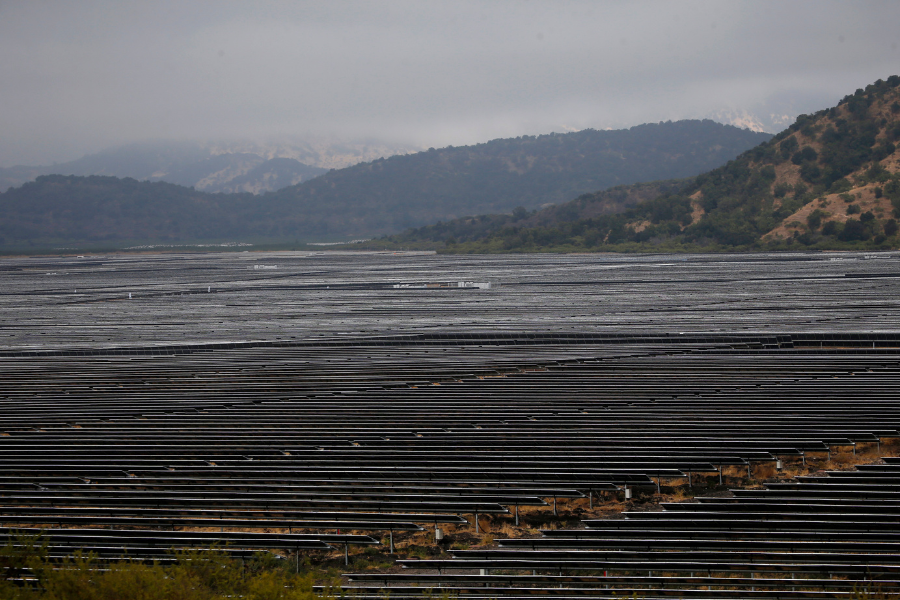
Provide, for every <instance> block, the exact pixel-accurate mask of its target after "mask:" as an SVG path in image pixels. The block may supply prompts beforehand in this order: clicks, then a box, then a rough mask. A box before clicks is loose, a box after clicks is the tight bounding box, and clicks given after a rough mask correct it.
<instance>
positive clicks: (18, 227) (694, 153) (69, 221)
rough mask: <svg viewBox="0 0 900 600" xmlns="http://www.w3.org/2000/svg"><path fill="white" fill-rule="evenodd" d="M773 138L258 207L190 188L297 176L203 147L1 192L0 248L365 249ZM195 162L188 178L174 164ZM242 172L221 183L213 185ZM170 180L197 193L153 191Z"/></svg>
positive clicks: (682, 168) (684, 125) (701, 129)
mask: <svg viewBox="0 0 900 600" xmlns="http://www.w3.org/2000/svg"><path fill="white" fill-rule="evenodd" d="M770 137H771V136H770V135H768V134H763V133H754V132H751V131H749V130H747V129H738V128H736V127H732V126H727V125H721V124H719V123H714V122H712V121H676V122H666V123H651V124H645V125H639V126H636V127H632V128H630V129H624V130H615V131H595V130H584V131H579V132H575V133H567V134H548V135H540V136H522V137H518V138H507V139H497V140H492V141H490V142H486V143H483V144H477V145H473V146H462V147H447V148H441V149H429V150H427V151H425V152H418V153H415V154H409V155H394V156H390V157H388V158H386V159H382V158H379V159H377V160H373V161H371V162H364V163H360V164H356V165H354V166H350V167H346V168H343V169H336V170H331V171H329V172H327V173H325V174H323V175H319V176H318V177H312V178H311V179H308V180H305V181H302V182H300V183H297V184H295V185H291V186H289V187H285V188H282V189H280V190H277V191H275V192H266V193H263V194H260V195H253V194H250V193H217V194H210V193H205V192H202V191H200V189H199V186H198V185H197V183H196V182H203V184H204V185H208V186H209V187H212V185H213V184H216V185H219V186H225V185H231V186H235V187H237V186H240V185H248V184H247V183H243V184H242V180H241V177H246V178H248V179H250V178H251V177H252V176H253V174H254V169H257V168H258V169H260V170H265V172H264V174H267V173H272V172H273V170H274V169H275V168H276V167H279V166H282V165H283V166H284V168H285V172H286V173H287V174H286V175H284V178H287V177H296V176H298V175H297V173H298V167H297V165H296V164H294V163H292V162H290V161H292V160H295V159H290V158H269V159H266V158H264V157H260V156H259V155H250V154H248V153H240V154H238V153H230V154H218V155H213V156H209V155H204V154H203V153H202V152H208V151H209V150H208V149H201V150H202V152H201V151H198V149H197V148H196V147H194V146H189V145H185V146H183V147H181V148H179V149H178V153H175V152H169V153H165V152H157V154H156V155H154V156H155V157H156V159H155V162H153V161H148V163H149V164H152V165H156V166H157V168H159V169H160V171H157V172H152V173H148V172H147V171H144V172H141V173H135V175H136V177H128V178H118V177H113V176H108V175H107V176H99V175H91V176H77V175H45V176H40V177H38V178H37V180H36V181H34V182H30V183H26V184H24V185H22V186H20V187H16V188H11V189H9V190H7V191H6V192H4V193H2V194H0V215H2V216H3V218H2V220H0V237H2V238H3V241H2V242H0V243H3V244H5V245H7V246H10V245H12V246H16V245H22V244H25V245H26V246H28V247H33V246H34V245H43V246H44V247H47V246H51V247H52V246H63V245H64V246H70V245H71V244H74V243H103V244H110V245H121V244H128V243H144V242H164V243H174V242H190V241H198V240H199V241H233V240H236V239H241V240H242V241H254V242H269V243H271V242H286V241H289V242H308V241H340V240H348V239H358V238H367V237H372V236H375V235H381V234H385V233H394V232H399V231H402V230H403V229H406V228H408V227H416V226H421V225H425V224H428V223H433V222H435V221H439V220H448V219H449V220H452V219H455V218H458V217H462V216H464V215H474V214H482V213H488V212H514V210H518V211H528V210H533V209H537V208H540V207H542V206H546V205H549V204H556V203H564V202H566V201H567V200H570V199H571V198H574V197H576V196H579V195H581V194H584V193H586V192H593V191H595V190H598V189H606V188H609V187H612V186H616V185H622V184H631V183H637V182H643V181H653V180H659V179H672V178H681V177H689V176H692V175H697V174H699V173H702V172H703V171H706V170H708V169H710V168H714V167H716V166H718V165H722V164H724V163H725V162H727V161H728V160H730V159H733V158H734V157H735V156H737V155H738V154H740V153H741V152H742V151H744V150H746V149H748V148H752V147H754V146H756V145H758V144H759V143H760V142H762V141H765V140H767V139H769V138H770ZM254 156H255V157H256V158H253V157H254ZM129 157H130V155H129V153H128V152H119V153H113V154H111V155H110V156H108V157H107V158H108V160H109V162H107V163H105V164H104V169H106V171H105V172H107V173H108V172H113V171H114V169H117V168H124V167H125V166H127V165H128V164H132V163H129ZM176 159H179V160H182V159H184V160H183V162H180V163H179V162H178V160H176ZM192 159H196V160H195V161H194V162H193V163H189V164H191V165H193V167H192V168H191V169H187V168H185V167H183V166H180V165H182V164H184V162H189V160H192ZM92 160H93V158H92ZM248 164H255V166H252V167H249V168H246V165H248ZM298 164H299V163H298ZM235 165H244V166H243V167H241V168H240V169H238V168H237V167H235ZM147 168H148V170H149V166H148V167H147ZM245 168H246V171H244V172H243V173H241V174H240V175H236V176H235V177H232V178H231V179H229V180H228V181H224V180H225V179H226V178H225V176H221V177H220V181H219V182H218V183H216V174H221V173H223V172H226V173H227V172H229V171H228V169H233V170H234V171H238V170H243V169H245ZM306 168H309V167H306ZM166 173H168V175H167V177H173V175H174V176H177V177H182V178H183V179H178V181H182V182H184V183H187V182H189V181H190V182H194V183H192V187H191V186H186V185H176V184H172V183H166V182H163V181H159V180H160V179H162V177H163V174H166ZM211 173H212V175H211ZM314 174H315V173H312V174H311V175H314ZM299 176H300V177H302V176H303V175H302V174H300V175H299ZM139 179H149V180H150V181H139ZM153 179H157V181H153ZM273 179H275V177H273ZM252 181H254V182H258V181H259V178H257V179H254V180H252Z"/></svg>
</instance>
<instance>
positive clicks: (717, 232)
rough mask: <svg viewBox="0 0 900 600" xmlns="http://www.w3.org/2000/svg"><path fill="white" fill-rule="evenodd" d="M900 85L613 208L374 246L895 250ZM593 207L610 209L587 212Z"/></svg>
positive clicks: (584, 208)
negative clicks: (675, 185) (673, 185)
mask: <svg viewBox="0 0 900 600" xmlns="http://www.w3.org/2000/svg"><path fill="white" fill-rule="evenodd" d="M898 86H900V77H898V76H892V77H890V78H889V79H888V80H887V81H881V80H879V81H878V82H876V83H874V84H872V85H870V86H868V87H867V88H866V89H864V90H863V89H860V90H857V91H856V93H854V94H851V95H849V96H847V97H845V98H844V99H843V100H842V101H841V102H840V103H839V104H838V105H837V106H835V107H833V108H830V109H826V110H822V111H819V112H817V113H815V114H813V115H801V116H800V117H798V119H797V121H796V123H794V125H792V126H791V127H789V128H788V129H786V130H785V131H783V132H781V133H780V134H778V135H777V136H775V137H774V138H773V139H772V140H769V141H767V142H764V143H762V144H760V145H759V146H757V147H755V148H753V149H752V150H749V151H747V152H745V153H744V154H742V155H741V156H739V157H738V158H737V159H735V160H734V161H731V162H729V163H728V164H727V165H725V166H723V167H720V168H717V169H714V170H712V171H709V172H707V173H704V174H702V175H699V176H697V177H694V178H691V179H689V180H687V181H684V182H682V184H681V187H680V188H679V189H672V188H668V189H665V188H664V187H660V188H659V192H660V193H659V194H652V193H651V196H652V197H649V198H648V197H646V196H647V192H648V191H650V192H652V186H651V187H649V188H648V187H647V186H644V187H643V188H636V187H623V188H620V189H618V190H616V194H617V195H618V197H621V198H630V201H626V202H620V203H619V204H618V206H613V205H612V204H611V199H610V192H611V191H610V192H600V193H596V194H592V195H586V196H583V197H581V198H578V199H577V200H575V201H573V202H571V203H568V204H566V205H563V206H560V207H554V208H553V209H552V210H547V211H541V212H538V213H536V214H533V215H524V214H521V213H520V214H519V215H518V216H519V218H518V219H513V218H512V217H509V216H489V217H478V218H474V219H469V220H468V221H463V220H461V221H456V222H453V223H442V224H440V226H434V227H432V228H431V229H430V230H428V229H420V230H416V231H410V232H406V233H404V234H403V235H399V236H395V237H393V238H389V239H386V240H383V241H382V242H381V243H382V245H387V246H390V245H392V244H409V243H412V242H415V243H417V244H419V245H424V246H431V247H439V248H444V249H449V250H451V251H457V252H459V251H463V252H492V251H536V250H609V251H615V250H620V251H621V250H636V251H651V250H666V249H668V250H728V249H750V248H768V249H779V248H797V249H799V248H809V249H829V248H887V247H896V246H897V245H898V243H900V240H898V237H897V234H898V223H897V218H898V216H900V154H898V152H897V148H896V143H898V140H900V87H898ZM654 185H657V184H654ZM660 185H661V184H660ZM641 191H643V192H644V194H643V195H644V197H643V198H641V197H640V196H641V194H640V193H639V192H641ZM592 207H606V208H607V209H611V210H598V209H596V208H594V209H593V212H594V214H590V212H589V211H590V210H592ZM560 215H563V216H564V217H567V218H560ZM483 223H489V224H490V225H489V226H484V225H480V224H483Z"/></svg>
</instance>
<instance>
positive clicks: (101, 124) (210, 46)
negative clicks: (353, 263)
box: [0, 0, 900, 166]
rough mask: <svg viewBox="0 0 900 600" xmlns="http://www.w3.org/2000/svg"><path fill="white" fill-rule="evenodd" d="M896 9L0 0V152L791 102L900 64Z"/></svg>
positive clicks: (470, 134) (413, 136) (657, 114)
mask: <svg viewBox="0 0 900 600" xmlns="http://www.w3.org/2000/svg"><path fill="white" fill-rule="evenodd" d="M898 25H900V2H897V1H896V0H889V1H872V2H860V1H855V2H829V1H823V0H814V1H795V2H786V1H783V0H778V1H775V2H765V1H759V0H755V1H752V2H737V1H730V0H729V1H721V2H705V1H697V2H683V1H678V0H665V1H660V2H653V1H648V2H639V1H627V2H625V1H623V2H603V1H589V2H578V1H572V2H567V1H546V2H520V1H502V0H490V1H471V2H469V1H464V0H453V1H445V2H441V1H424V0H414V1H408V2H407V1H364V2H349V1H348V2H342V1H340V0H328V1H321V2H304V1H301V0H293V1H285V2H275V1H271V2H267V1H265V0H255V1H254V2H246V1H235V2H230V1H227V0H211V1H203V0H190V1H188V2H183V1H176V2H167V1H156V0H155V1H152V2H122V1H121V0H113V1H109V2H106V1H102V0H79V1H78V2H71V1H69V0H61V1H42V0H28V1H22V0H0V57H2V60H0V166H10V165H13V164H46V163H49V162H52V161H65V160H71V159H74V158H78V157H80V156H82V155H84V154H86V153H90V152H96V151H98V150H101V149H103V148H105V147H108V146H111V145H116V144H122V143H128V142H134V141H142V140H148V139H186V140H209V139H238V138H250V139H262V138H266V137H270V136H284V135H304V134H319V135H322V134H335V135H341V136H346V137H350V138H362V137H367V136H371V137H376V138H380V139H384V140H387V141H396V142H407V143H415V144H420V145H423V146H435V147H438V146H443V145H447V144H453V145H462V144H468V143H476V142H481V141H486V140H489V139H493V138H496V137H508V136H518V135H523V134H539V133H548V132H550V131H566V130H576V129H583V128H585V127H594V128H607V127H614V128H618V127H625V126H630V125H635V124H639V123H645V122H656V121H661V120H667V119H672V120H675V119H680V118H700V117H704V116H709V115H735V114H740V113H741V111H748V112H750V113H751V114H757V115H766V114H768V115H770V116H771V115H773V114H774V115H783V114H788V113H791V114H790V117H791V119H793V117H794V116H795V113H797V112H807V111H812V110H816V109H819V108H825V107H827V106H831V105H833V104H835V103H836V102H837V101H838V100H840V98H842V97H843V96H844V95H846V94H847V93H851V92H853V91H854V90H855V89H856V88H858V87H862V86H865V85H866V84H868V83H871V82H873V81H875V80H876V79H879V78H882V79H884V78H886V77H888V76H889V75H892V74H900V49H898V45H900V26H898ZM722 118H725V117H722Z"/></svg>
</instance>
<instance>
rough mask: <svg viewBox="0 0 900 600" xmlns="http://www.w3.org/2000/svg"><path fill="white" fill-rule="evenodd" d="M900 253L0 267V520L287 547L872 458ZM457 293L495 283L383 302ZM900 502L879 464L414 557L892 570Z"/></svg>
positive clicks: (560, 571) (515, 563) (62, 542)
mask: <svg viewBox="0 0 900 600" xmlns="http://www.w3.org/2000/svg"><path fill="white" fill-rule="evenodd" d="M898 256H900V255H898V254H896V253H880V254H877V255H863V254H842V253H833V254H832V253H829V254H806V255H804V254H793V255H792V254H783V255H776V256H772V255H742V256H737V255H735V256H700V255H685V256H665V255H660V256H641V257H631V256H548V255H542V256H515V257H509V256H505V257H444V256H435V255H422V254H416V253H405V254H404V253H401V254H369V255H365V254H355V255H354V254H349V255H337V254H328V253H318V254H315V253H275V254H261V253H235V254H219V255H175V254H173V255H158V256H138V255H122V256H102V257H90V256H89V257H84V258H74V257H67V258H44V257H40V258H27V259H19V258H16V259H12V258H7V259H2V260H0V280H2V283H3V285H2V286H0V432H2V433H3V435H2V436H0V515H2V522H3V524H4V525H6V526H7V527H9V528H13V527H17V528H26V527H36V526H41V525H44V526H49V527H51V529H50V530H49V532H50V533H49V535H50V538H49V539H50V540H51V542H52V544H53V548H54V549H55V551H56V552H58V553H61V554H64V553H67V552H71V551H72V549H73V548H76V547H79V548H86V549H96V550H97V552H98V553H100V554H104V555H111V554H112V553H113V549H114V548H125V547H127V548H128V553H129V555H130V556H137V555H140V553H141V552H146V556H148V557H150V556H157V555H158V548H160V547H171V546H173V545H176V546H177V545H183V546H185V547H189V546H196V545H202V544H204V543H211V542H213V541H219V542H222V541H227V542H229V543H230V544H231V546H230V547H232V548H233V550H234V552H239V551H243V550H253V549H258V548H281V549H286V550H292V549H293V550H301V549H311V548H315V547H327V546H326V545H327V544H337V545H344V544H367V543H374V542H375V541H376V540H374V539H373V538H371V537H368V536H366V535H363V534H365V533H366V532H369V531H385V530H386V531H394V530H397V531H400V530H404V529H405V530H414V529H418V527H422V526H425V525H433V524H436V523H450V522H464V521H463V519H468V520H469V521H475V520H476V518H477V515H479V514H495V515H496V514H501V515H507V514H509V515H510V518H511V513H514V512H516V511H517V510H518V507H520V506H533V507H542V508H541V509H542V510H547V511H550V510H554V506H555V501H556V499H559V498H569V499H574V501H576V502H585V503H587V502H592V501H593V498H594V497H595V496H596V494H598V493H610V492H615V491H616V490H620V489H621V488H623V487H624V486H629V487H638V488H644V489H646V490H648V491H653V490H654V489H655V488H656V486H658V485H659V484H660V483H661V482H672V481H679V480H690V477H692V476H694V475H697V474H705V475H713V476H716V475H719V474H722V473H723V472H724V471H725V470H726V469H730V470H729V471H728V473H727V474H725V475H723V477H724V478H725V480H726V481H727V480H728V477H730V478H731V481H732V482H733V483H738V480H737V479H736V478H735V472H737V473H738V474H739V475H741V476H742V475H743V474H744V472H745V471H746V473H747V474H751V473H752V472H753V470H754V469H755V468H759V467H760V466H763V465H771V464H773V463H774V461H775V460H776V459H778V458H786V457H792V458H794V459H800V460H806V458H807V457H813V456H822V455H827V454H828V453H830V452H834V451H837V450H839V449H841V450H845V451H855V450H856V448H858V447H870V446H872V445H880V444H882V443H884V442H887V441H889V440H891V439H894V438H897V437H900V433H898V428H900V406H898V403H897V397H898V391H900V307H898V300H897V298H898V297H900V296H898V291H900V289H898V283H900V270H898V269H897V266H898V265H900V262H898ZM259 264H265V265H276V266H277V267H278V268H277V269H266V270H259V269H253V266H254V265H259ZM464 280H466V281H491V282H492V283H494V286H493V288H492V289H490V290H475V289H452V288H451V289H394V288H392V287H391V286H392V285H393V284H394V283H415V282H425V281H464ZM498 284H499V285H498ZM129 294H130V296H131V297H130V298H129ZM898 490H900V465H893V466H888V467H872V468H867V469H862V470H860V471H859V472H858V473H856V474H849V473H842V474H834V475H829V476H819V477H808V478H805V479H802V480H800V481H798V482H797V483H790V484H783V485H773V486H770V487H769V488H768V489H765V490H743V491H737V492H736V493H735V497H734V498H729V499H719V498H716V499H712V498H710V499H703V500H702V501H699V502H698V503H696V504H692V505H689V506H682V505H666V506H664V508H665V510H663V511H660V512H656V513H634V514H628V515H626V516H627V518H626V519H621V520H618V521H615V522H613V521H610V522H598V521H589V522H587V525H588V527H589V529H586V530H579V531H578V532H577V533H576V532H572V534H571V536H570V537H566V536H565V534H564V533H563V534H561V533H559V532H547V534H546V535H545V536H544V537H543V538H540V539H536V540H524V541H515V540H510V541H509V542H507V543H505V545H504V546H503V547H501V548H499V549H497V550H494V551H478V552H474V551H473V552H469V553H466V552H462V551H460V552H458V553H457V556H456V557H455V558H454V559H452V560H444V561H439V562H434V563H429V562H428V561H420V562H418V563H412V562H408V563H405V564H406V566H419V567H428V568H434V569H440V570H441V571H442V572H443V571H445V570H448V569H449V570H451V572H452V570H453V569H463V571H464V573H463V575H464V576H465V577H470V575H465V571H466V570H471V569H486V570H487V572H488V573H490V571H491V570H495V571H496V570H497V569H503V570H508V571H510V572H515V573H517V575H509V576H508V579H502V578H500V579H498V578H497V577H498V576H497V575H496V573H495V574H494V575H485V577H489V579H484V580H483V583H484V584H485V585H487V584H488V583H490V585H491V587H488V588H485V590H483V591H479V590H477V589H475V584H473V582H472V581H470V580H465V581H463V580H460V579H452V578H451V579H447V580H446V585H447V586H450V588H452V586H454V585H457V583H459V582H462V583H463V584H465V585H467V586H469V588H465V587H463V588H459V589H458V590H457V591H459V592H460V593H461V594H462V595H465V596H466V597H476V596H480V595H485V596H486V597H497V596H509V597H517V596H518V595H521V596H526V595H532V594H535V593H547V594H549V593H551V592H550V591H549V590H552V594H553V595H559V596H564V595H566V594H567V593H571V594H573V595H578V594H583V593H591V592H590V590H593V592H596V593H598V594H600V592H599V591H598V590H600V589H605V588H604V587H603V586H609V585H614V586H615V587H616V592H615V593H617V594H618V593H622V592H623V591H624V592H625V593H631V592H630V591H628V590H633V589H642V590H644V591H643V592H641V595H642V596H646V597H651V596H652V595H653V594H656V593H657V592H656V591H654V592H652V593H651V592H648V590H649V589H651V588H652V589H655V590H657V591H658V590H659V589H661V586H660V585H656V583H658V580H661V579H666V581H664V582H663V584H669V585H672V586H675V589H677V590H680V591H682V592H684V591H685V590H689V591H692V593H693V592H696V595H697V597H710V596H709V594H705V595H704V593H702V590H700V587H702V585H700V584H696V583H691V582H692V581H693V579H694V575H696V574H697V573H705V577H706V578H707V580H709V578H713V579H714V578H716V577H718V578H720V579H721V578H723V577H726V576H728V575H729V574H740V576H741V577H742V578H744V579H747V578H751V577H753V576H754V575H759V576H761V577H763V578H764V579H767V580H769V579H772V578H776V577H777V578H781V577H783V576H784V574H785V573H787V574H788V575H790V574H791V573H793V574H797V575H800V576H803V577H806V578H816V579H820V580H823V581H825V580H827V579H822V578H827V577H831V576H840V577H849V578H850V579H849V581H857V580H859V579H860V578H862V577H863V576H866V575H868V576H871V575H872V574H873V573H874V574H877V576H879V577H882V578H895V576H896V572H897V571H898V570H900V562H898V561H897V560H896V558H895V557H896V555H897V550H898V549H900V546H897V544H898V543H900V542H898V540H896V539H895V538H894V536H893V535H892V534H894V533H897V534H900V529H897V528H898V526H900V525H898V523H900V521H898V518H900V517H898V514H900V512H898V510H900V509H898V508H897V506H898V503H895V494H900V491H898ZM896 498H897V499H900V495H897V496H896ZM898 502H900V501H898ZM42 519H45V520H42ZM213 520H216V525H217V526H218V527H219V531H218V532H216V531H204V532H202V533H203V535H199V534H197V535H195V533H197V532H194V531H192V530H196V529H199V528H207V529H209V527H208V525H209V524H210V521H213ZM154 521H155V524H156V525H157V527H155V528H154V527H151V526H150V525H149V523H151V522H154ZM256 524H258V525H259V528H266V527H267V528H270V529H272V528H275V529H279V530H281V531H282V533H271V534H254V533H252V532H242V531H240V530H241V529H248V528H251V527H252V526H253V525H256ZM91 525H94V526H96V527H94V528H91V527H90V526H91ZM472 525H473V526H474V525H475V524H474V523H472ZM99 527H105V529H99ZM109 527H113V529H110V528H109ZM165 528H168V529H165ZM295 529H296V530H300V531H302V533H296V532H294V530H295ZM317 530H318V531H317ZM336 530H339V531H340V533H337V532H335V533H331V532H334V531H336ZM351 530H352V531H358V532H359V533H358V534H353V533H350V531H351ZM6 531H7V530H4V532H6ZM644 532H646V533H644ZM822 532H825V533H826V535H825V537H824V538H823V537H815V535H818V536H821V535H822ZM595 534H597V535H595ZM814 534H815V535H814ZM4 535H6V534H5V533H4ZM604 535H606V536H607V537H603V536H604ZM304 544H306V545H304ZM316 544H318V546H316ZM529 544H530V545H529ZM303 551H307V550H303ZM576 571H579V572H587V574H582V575H577V576H576V575H574V574H575V572H576ZM596 571H603V572H604V573H605V574H606V575H607V577H611V578H610V579H607V580H605V581H600V580H596V581H595V579H591V577H595V578H596V573H593V572H596ZM653 572H656V575H654V574H653ZM663 572H665V573H668V574H671V577H668V578H667V577H661V576H660V574H661V573H663ZM610 573H612V575H610ZM529 574H531V575H529ZM692 574H693V575H692ZM448 576H449V575H448ZM378 577H379V576H377V575H373V576H372V577H371V578H370V579H371V581H369V582H368V583H366V581H367V580H366V578H365V577H361V578H358V579H359V581H362V582H363V583H364V584H365V585H367V586H368V585H382V584H386V583H387V582H388V580H387V579H378ZM416 577H420V578H419V579H416ZM430 577H433V575H432V574H429V573H426V574H425V575H422V576H418V575H413V574H410V575H409V576H408V577H407V578H406V579H404V578H402V577H399V576H398V577H397V578H396V581H391V584H392V586H397V585H399V586H400V587H392V590H394V589H396V590H397V594H396V595H402V594H407V593H408V594H415V593H420V592H421V591H422V590H423V589H425V588H424V587H422V585H424V584H422V582H426V583H429V582H430V584H431V585H435V580H433V579H429V578H430ZM504 577H507V576H504ZM516 577H519V579H516ZM528 577H532V579H527V578H528ZM553 577H556V578H557V579H553ZM572 577H576V578H575V579H572ZM578 577H581V579H578ZM566 578H568V579H566ZM754 581H756V580H754ZM827 581H830V580H827ZM454 582H457V583H454ZM437 583H440V584H441V585H444V582H442V581H437ZM420 584H422V585H420ZM560 584H562V585H564V587H563V588H562V589H560V588H558V587H555V586H556V585H560ZM706 585H707V586H708V585H709V583H708V581H707V584H706ZM822 585H823V586H824V587H828V585H830V584H822ZM846 585H850V584H846ZM846 585H845V587H846ZM504 586H505V587H504ZM591 586H593V587H591ZM636 586H637V587H636ZM647 586H650V587H647ZM653 586H656V587H653ZM759 586H760V593H759V594H757V595H765V594H766V593H768V592H764V589H768V590H770V591H772V590H775V591H777V592H778V594H782V593H783V594H784V595H785V597H790V595H791V594H796V595H798V596H799V595H803V594H804V593H805V592H803V591H802V590H801V591H797V590H791V591H789V587H788V585H787V584H786V583H783V582H782V583H778V584H776V583H771V582H770V583H760V584H759ZM579 587H580V588H583V589H581V591H573V590H574V589H575V588H579ZM792 587H796V586H792ZM368 589H369V588H365V589H363V590H362V591H361V593H369V592H368V591H366V590H368ZM585 590H588V592H585ZM705 591H706V592H709V590H705ZM846 591H847V590H846V589H845V590H843V591H840V593H844V592H846ZM604 593H605V592H604ZM610 593H612V592H610ZM772 593H775V592H774V591H773V592H772ZM392 595H395V594H394V593H393V591H392ZM723 597H724V596H723Z"/></svg>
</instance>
